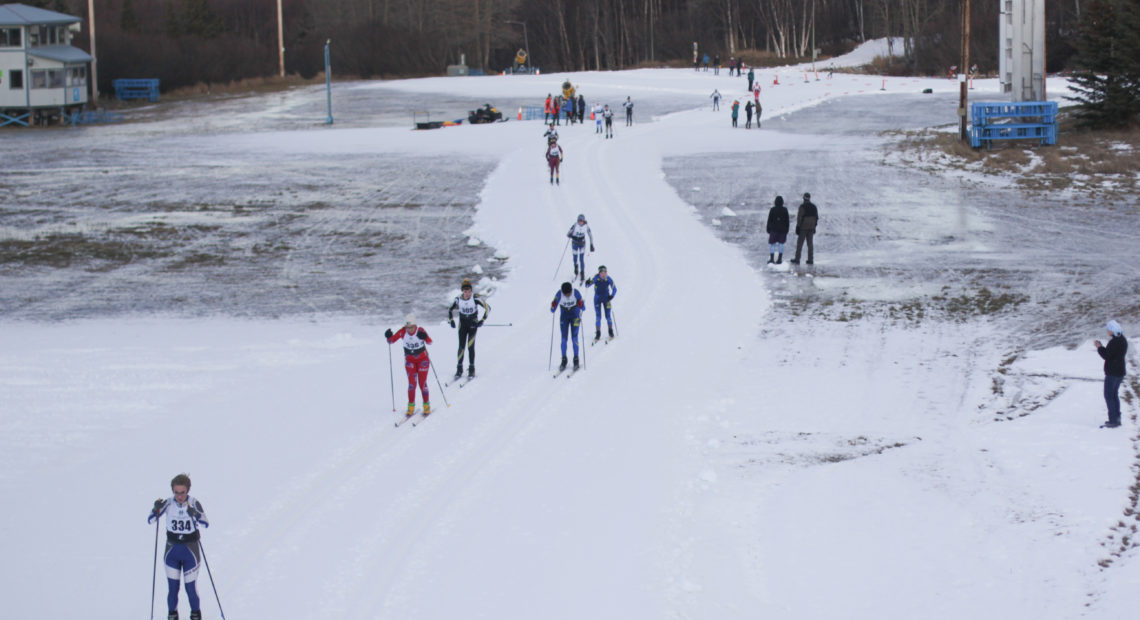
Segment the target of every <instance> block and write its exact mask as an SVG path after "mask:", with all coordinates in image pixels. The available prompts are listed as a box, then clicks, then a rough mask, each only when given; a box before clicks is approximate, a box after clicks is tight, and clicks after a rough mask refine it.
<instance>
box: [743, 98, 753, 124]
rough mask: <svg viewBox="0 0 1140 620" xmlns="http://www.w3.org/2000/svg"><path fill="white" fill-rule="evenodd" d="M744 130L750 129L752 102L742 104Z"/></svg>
mask: <svg viewBox="0 0 1140 620" xmlns="http://www.w3.org/2000/svg"><path fill="white" fill-rule="evenodd" d="M744 128H745V129H752V102H751V101H749V102H747V103H745V104H744Z"/></svg>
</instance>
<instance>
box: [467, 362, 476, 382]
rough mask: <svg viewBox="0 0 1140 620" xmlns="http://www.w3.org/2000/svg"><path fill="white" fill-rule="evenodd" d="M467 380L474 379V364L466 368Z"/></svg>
mask: <svg viewBox="0 0 1140 620" xmlns="http://www.w3.org/2000/svg"><path fill="white" fill-rule="evenodd" d="M467 378H468V379H473V378H475V365H474V364H472V365H471V366H468V367H467Z"/></svg>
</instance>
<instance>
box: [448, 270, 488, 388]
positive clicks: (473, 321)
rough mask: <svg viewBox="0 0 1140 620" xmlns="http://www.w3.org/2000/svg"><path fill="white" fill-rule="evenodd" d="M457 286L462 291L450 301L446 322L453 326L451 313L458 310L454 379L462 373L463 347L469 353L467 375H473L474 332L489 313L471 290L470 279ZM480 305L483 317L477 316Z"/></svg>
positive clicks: (453, 321)
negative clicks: (456, 354)
mask: <svg viewBox="0 0 1140 620" xmlns="http://www.w3.org/2000/svg"><path fill="white" fill-rule="evenodd" d="M459 288H460V290H461V291H462V292H461V293H460V295H459V297H456V298H455V301H453V302H451V307H450V308H448V309H447V322H448V323H450V324H451V326H452V327H455V319H454V318H452V315H451V313H452V312H455V311H456V310H459V354H458V356H457V357H456V360H457V363H456V366H455V378H456V379H458V378H459V377H460V375H462V374H463V349H464V348H466V349H467V352H468V353H470V356H469V357H468V358H467V359H468V362H467V363H468V366H467V376H468V377H474V376H475V332H476V331H477V330H478V329H479V328H480V327H482V326H483V321H486V320H487V315H488V314H490V313H491V307H490V306H488V305H487V303H486V302H484V301H483V300H482V299H480V298H479V296H478V295H476V294H474V293H473V292H472V289H471V281H470V280H464V281H463V285H462V286H460V287H459ZM480 307H482V308H483V318H479V308H480Z"/></svg>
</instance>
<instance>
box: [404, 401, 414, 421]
mask: <svg viewBox="0 0 1140 620" xmlns="http://www.w3.org/2000/svg"><path fill="white" fill-rule="evenodd" d="M415 413H416V404H415V403H408V413H407V414H406V415H407V416H408V417H409V418H410V417H412V415H414V414H415Z"/></svg>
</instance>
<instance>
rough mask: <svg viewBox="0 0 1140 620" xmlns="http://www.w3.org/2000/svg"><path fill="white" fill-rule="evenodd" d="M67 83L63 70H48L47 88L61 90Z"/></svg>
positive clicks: (65, 72)
mask: <svg viewBox="0 0 1140 620" xmlns="http://www.w3.org/2000/svg"><path fill="white" fill-rule="evenodd" d="M66 81H67V71H64V70H63V69H48V88H63V85H64V83H65V82H66Z"/></svg>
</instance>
